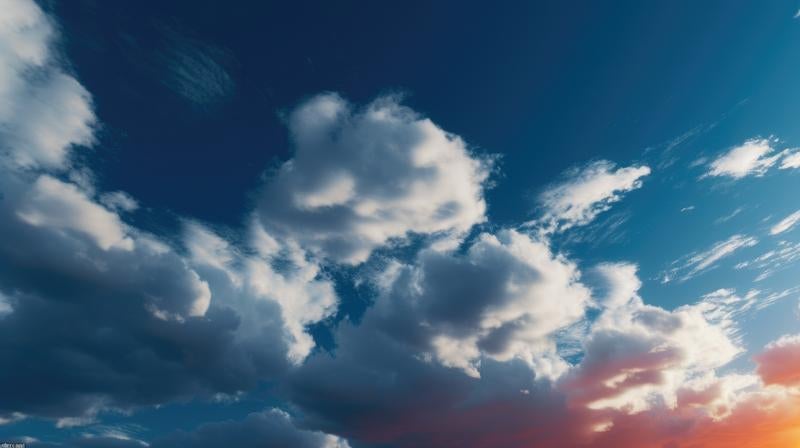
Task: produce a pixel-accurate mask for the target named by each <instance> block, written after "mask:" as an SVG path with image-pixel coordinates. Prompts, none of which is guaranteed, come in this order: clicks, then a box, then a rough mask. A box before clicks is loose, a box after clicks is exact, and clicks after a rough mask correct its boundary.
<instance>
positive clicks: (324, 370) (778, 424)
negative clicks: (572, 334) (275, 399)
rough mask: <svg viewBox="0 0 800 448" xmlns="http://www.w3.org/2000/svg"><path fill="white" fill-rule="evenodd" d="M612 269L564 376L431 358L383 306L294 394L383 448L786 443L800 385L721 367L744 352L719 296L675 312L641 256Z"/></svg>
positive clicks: (335, 424)
mask: <svg viewBox="0 0 800 448" xmlns="http://www.w3.org/2000/svg"><path fill="white" fill-rule="evenodd" d="M601 272H602V274H601V275H607V279H606V280H607V284H606V287H605V288H604V289H603V290H602V294H601V295H600V296H599V297H597V298H596V302H597V303H598V306H600V307H601V308H600V310H601V315H600V316H599V317H598V318H597V320H596V321H595V322H594V323H592V324H591V327H592V328H591V330H590V333H589V337H588V338H587V339H586V341H585V346H584V350H585V355H584V357H583V359H582V360H581V361H580V363H579V364H578V365H576V366H575V367H573V368H572V369H570V371H569V372H568V373H567V374H566V375H565V376H563V377H562V378H561V379H560V380H559V381H558V382H556V383H551V382H549V381H542V380H536V379H535V378H534V376H533V375H531V367H530V366H529V365H527V364H526V363H525V362H523V361H521V360H511V361H496V360H493V359H490V358H487V359H485V361H484V362H483V363H482V364H481V366H480V373H481V376H480V377H479V378H478V377H473V376H470V375H469V374H468V373H467V372H464V371H463V370H462V369H453V368H449V367H447V366H446V365H442V364H441V363H438V362H430V360H429V359H428V358H426V357H425V356H421V353H420V350H419V346H418V345H414V344H413V343H409V341H408V340H403V339H399V338H397V337H396V336H395V335H394V334H393V333H392V328H397V327H396V325H397V324H398V322H396V321H391V320H386V319H383V318H381V313H380V310H379V306H380V304H379V305H378V307H376V308H373V309H370V310H368V311H367V315H365V317H364V320H363V322H362V323H361V324H360V325H358V326H355V325H352V324H349V323H346V324H344V325H342V326H341V327H340V328H339V330H338V331H337V341H339V344H340V345H339V349H338V351H337V353H336V355H335V356H332V355H330V354H326V353H319V354H316V355H313V356H312V357H311V358H310V359H309V360H308V362H307V363H305V364H304V365H303V366H302V367H300V369H298V370H297V371H295V372H293V374H292V375H291V376H290V381H289V386H288V391H289V397H290V398H291V400H292V402H293V403H295V404H296V405H297V406H299V407H300V409H302V411H303V413H304V415H305V416H306V417H307V422H308V424H309V425H310V426H311V427H315V428H319V429H321V430H324V431H327V432H332V433H338V434H346V435H347V437H348V438H349V439H350V440H351V442H360V443H364V444H368V445H369V444H374V445H378V446H380V445H387V444H388V445H391V446H398V447H429V446H430V447H433V446H468V447H477V448H482V447H492V446H504V447H520V448H521V447H526V446H548V447H564V448H566V447H587V448H611V447H618V446H637V447H645V448H663V447H665V446H700V445H702V446H709V447H727V446H753V447H755V446H766V447H770V448H778V447H782V446H785V443H786V441H787V440H789V439H788V438H787V437H788V434H789V433H787V431H789V430H791V422H792V421H794V420H793V419H794V418H796V417H797V412H796V404H797V403H798V396H797V394H796V393H793V392H791V390H790V389H777V390H773V389H770V388H765V387H763V385H762V384H761V382H760V379H759V378H758V377H756V376H753V375H740V374H728V375H719V374H718V373H717V370H718V369H719V368H720V367H722V366H725V365H726V364H727V363H728V362H730V361H731V360H732V359H734V358H735V357H736V356H737V355H738V354H739V353H740V352H741V349H740V347H738V345H737V344H736V343H735V342H734V341H733V340H732V339H731V337H730V334H731V332H730V328H727V327H726V326H725V325H723V324H722V322H723V321H726V320H727V318H725V317H720V315H717V317H716V318H715V317H712V316H711V315H712V314H714V313H712V312H711V310H712V309H714V308H715V307H716V305H718V304H719V303H716V304H714V303H711V302H712V301H711V300H703V301H702V302H701V303H705V305H703V306H700V304H697V305H688V306H684V307H680V308H678V309H676V310H673V311H668V310H664V309H662V308H658V307H654V306H650V305H647V304H645V303H643V300H642V299H641V297H639V295H638V291H637V289H638V286H639V285H640V281H639V280H638V279H637V278H636V268H635V266H633V265H630V264H625V263H615V264H606V265H604V266H603V267H602V269H601ZM717 302H727V301H722V300H721V301H717ZM404 303H407V302H404ZM712 305H713V306H712ZM430 325H431V326H436V325H441V324H437V323H434V322H431V323H430ZM323 397H325V398H323ZM335 397H347V400H346V402H345V403H343V402H342V401H339V400H337V399H335ZM737 434H738V437H737ZM732 441H738V442H742V444H741V445H735V443H734V442H732ZM781 443H783V444H784V445H782V444H781Z"/></svg>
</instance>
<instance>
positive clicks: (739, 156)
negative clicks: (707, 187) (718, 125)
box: [705, 139, 781, 179]
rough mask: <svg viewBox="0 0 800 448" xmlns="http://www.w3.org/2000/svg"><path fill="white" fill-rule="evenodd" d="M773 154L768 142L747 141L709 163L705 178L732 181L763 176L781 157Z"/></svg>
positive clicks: (770, 143)
mask: <svg viewBox="0 0 800 448" xmlns="http://www.w3.org/2000/svg"><path fill="white" fill-rule="evenodd" d="M773 152H774V149H773V148H772V142H771V141H770V140H767V139H751V140H747V141H746V142H744V143H742V144H741V145H739V146H736V147H734V148H732V149H730V150H729V151H728V152H726V153H725V154H723V155H721V156H719V157H718V158H717V159H715V160H714V161H713V162H711V163H710V164H709V170H708V172H707V173H706V174H705V176H711V177H722V176H724V177H730V178H733V179H741V178H743V177H747V176H763V175H764V173H766V172H767V170H768V169H769V168H770V167H772V166H773V165H775V163H776V162H777V161H778V159H780V157H781V156H780V154H773Z"/></svg>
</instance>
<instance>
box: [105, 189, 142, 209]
mask: <svg viewBox="0 0 800 448" xmlns="http://www.w3.org/2000/svg"><path fill="white" fill-rule="evenodd" d="M100 203H101V204H103V205H105V206H106V207H108V208H109V209H110V210H114V211H117V212H132V211H135V210H136V209H138V208H139V202H138V201H136V199H134V198H133V197H131V195H129V194H128V193H125V192H124V191H112V192H110V193H104V194H102V195H100Z"/></svg>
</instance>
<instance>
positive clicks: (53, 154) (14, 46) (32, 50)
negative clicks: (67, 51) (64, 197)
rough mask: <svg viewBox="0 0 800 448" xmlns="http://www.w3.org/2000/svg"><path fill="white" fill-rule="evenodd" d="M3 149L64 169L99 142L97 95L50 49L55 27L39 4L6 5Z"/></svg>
mask: <svg viewBox="0 0 800 448" xmlns="http://www.w3.org/2000/svg"><path fill="white" fill-rule="evenodd" d="M0 9H2V10H3V17H2V19H0V67H2V68H0V151H2V154H3V156H4V159H6V163H12V164H14V165H18V166H22V167H40V166H41V167H46V168H63V167H64V166H65V163H66V158H67V154H68V151H69V149H70V147H71V146H72V145H88V144H91V143H92V141H93V131H92V128H93V126H94V123H95V117H94V113H93V111H92V105H91V99H90V96H89V94H88V92H87V91H86V89H84V88H83V86H81V85H80V83H78V81H76V80H75V79H74V78H73V77H71V76H69V75H67V74H66V73H64V72H63V71H62V70H61V69H60V68H59V67H58V64H57V63H56V61H55V60H54V58H53V55H52V54H51V52H50V46H51V40H52V38H53V36H54V30H53V27H52V25H51V24H50V22H49V20H48V19H47V18H46V17H45V15H44V14H43V13H42V11H41V10H40V9H39V7H38V6H36V5H35V4H34V3H33V2H30V1H28V0H3V1H2V3H0Z"/></svg>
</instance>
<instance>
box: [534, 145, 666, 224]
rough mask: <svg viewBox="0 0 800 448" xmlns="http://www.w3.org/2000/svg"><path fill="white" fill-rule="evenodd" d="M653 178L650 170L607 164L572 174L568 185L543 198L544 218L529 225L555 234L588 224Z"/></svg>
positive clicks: (546, 194) (570, 173)
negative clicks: (643, 180)
mask: <svg viewBox="0 0 800 448" xmlns="http://www.w3.org/2000/svg"><path fill="white" fill-rule="evenodd" d="M649 174H650V168H649V167H647V166H629V167H625V168H617V169H615V167H614V164H612V163H611V162H608V161H605V160H602V161H598V162H594V163H592V164H589V165H588V166H586V167H583V168H581V169H575V170H572V171H569V172H567V173H566V175H567V177H568V179H567V180H566V181H564V182H563V183H560V184H557V185H554V186H551V187H550V188H548V189H547V190H545V191H544V192H543V193H542V194H541V195H540V196H539V203H540V205H541V207H542V209H543V215H542V217H541V218H540V219H537V220H535V221H531V222H529V223H527V225H528V226H541V227H543V230H544V231H545V232H555V231H563V230H567V229H569V228H571V227H574V226H581V225H585V224H588V223H589V222H591V221H592V220H593V219H594V218H595V217H597V215H599V214H600V213H602V212H604V211H606V210H608V209H609V208H611V204H613V203H615V202H618V201H620V200H621V199H622V195H623V194H624V193H627V192H629V191H631V190H635V189H637V188H639V187H641V186H642V178H643V177H645V176H647V175H649Z"/></svg>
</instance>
